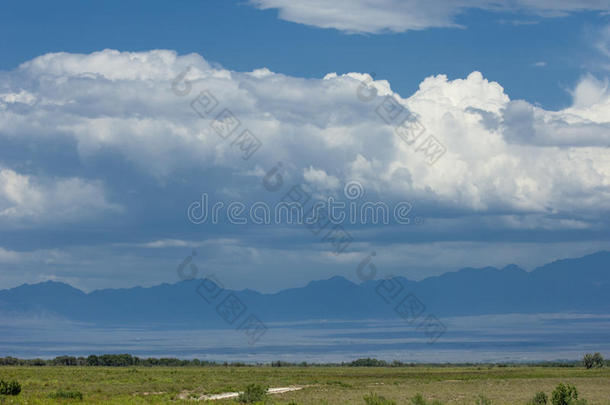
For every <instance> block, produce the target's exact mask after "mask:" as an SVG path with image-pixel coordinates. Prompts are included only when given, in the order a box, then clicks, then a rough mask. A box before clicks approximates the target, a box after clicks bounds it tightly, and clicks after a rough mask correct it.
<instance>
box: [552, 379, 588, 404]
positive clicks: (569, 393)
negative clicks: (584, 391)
mask: <svg viewBox="0 0 610 405" xmlns="http://www.w3.org/2000/svg"><path fill="white" fill-rule="evenodd" d="M551 402H552V403H553V405H574V404H578V403H581V402H582V401H581V402H578V390H577V389H576V387H575V386H573V385H572V384H567V385H564V384H563V383H559V385H558V386H557V387H556V388H555V390H554V391H553V397H552V399H551Z"/></svg>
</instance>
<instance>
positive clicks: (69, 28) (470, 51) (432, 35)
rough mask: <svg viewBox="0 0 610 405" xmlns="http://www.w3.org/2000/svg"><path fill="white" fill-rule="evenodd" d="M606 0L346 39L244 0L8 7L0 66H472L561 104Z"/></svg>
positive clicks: (384, 71) (462, 17)
mask: <svg viewBox="0 0 610 405" xmlns="http://www.w3.org/2000/svg"><path fill="white" fill-rule="evenodd" d="M445 3H448V2H445ZM449 3H450V2H449ZM549 3H551V2H549ZM603 3H604V2H599V6H597V7H594V10H591V11H583V12H578V13H573V14H567V15H565V16H561V17H557V18H545V17H544V16H540V15H537V14H535V13H532V12H526V13H523V12H522V13H519V12H515V11H510V12H501V13H499V12H494V11H488V10H481V9H465V10H464V11H463V12H462V13H460V14H458V15H457V16H456V17H455V19H454V20H455V23H456V24H459V25H461V26H462V28H453V27H451V28H443V27H440V28H438V27H432V28H429V29H424V30H418V31H406V32H403V33H393V32H390V33H383V34H370V33H359V34H349V33H345V32H344V31H339V30H336V29H332V28H329V29H320V28H317V27H311V26H307V25H303V24H297V23H293V22H290V21H284V20H281V19H278V18H277V15H278V11H277V9H268V10H259V9H257V8H255V7H252V6H251V5H250V4H248V2H246V1H239V2H235V1H221V0H210V1H205V0H198V1H192V0H191V1H183V2H180V3H178V4H174V3H172V2H167V1H130V2H128V3H125V2H121V1H107V2H103V3H102V2H100V3H97V4H96V3H91V2H80V1H65V2H60V3H49V2H42V1H22V2H11V3H9V5H8V6H7V5H5V6H4V7H3V13H2V15H1V16H0V23H1V25H0V32H1V33H2V40H1V42H0V52H1V54H2V55H3V57H2V60H0V68H2V69H13V68H15V67H16V66H18V65H19V64H20V63H23V62H25V61H27V60H29V59H32V58H34V57H36V56H39V55H41V54H44V53H48V52H59V51H64V52H77V53H90V52H93V51H98V50H101V49H105V48H111V49H118V50H124V51H145V50H150V49H172V50H175V51H176V52H178V53H180V54H184V53H191V52H196V53H199V54H201V55H202V56H204V57H205V58H206V59H208V60H210V61H214V62H217V63H220V64H221V65H223V66H224V67H226V68H228V69H231V70H237V71H248V70H253V69H256V68H260V67H267V68H269V69H270V70H272V71H274V72H279V73H284V74H287V75H291V76H298V77H323V76H324V75H325V74H326V73H329V72H338V73H347V72H353V71H357V72H366V73H370V72H375V73H376V74H377V77H378V78H383V79H387V80H389V81H390V82H391V83H392V87H393V88H394V89H395V90H396V91H397V92H399V93H401V94H403V95H408V94H411V93H413V92H414V91H415V90H416V89H417V86H418V85H419V83H420V82H421V81H422V80H423V79H424V78H425V77H427V76H429V75H431V74H439V73H443V74H446V75H448V76H449V77H450V78H458V77H465V76H466V75H468V74H469V73H470V72H472V71H474V70H478V71H481V72H482V73H483V74H484V75H485V77H487V78H489V79H490V80H494V81H497V82H499V83H501V84H502V85H503V86H504V88H505V89H506V91H507V93H508V94H509V95H510V96H511V98H514V99H525V100H528V101H530V102H532V103H540V104H541V105H543V106H545V107H547V108H550V109H558V108H561V107H565V106H567V105H568V104H569V103H570V94H569V92H568V90H569V89H571V88H572V87H574V85H575V84H576V82H577V81H578V79H579V78H580V77H581V76H582V75H583V74H585V73H591V72H593V73H597V74H600V73H603V72H602V69H600V68H596V66H595V65H596V62H597V61H598V60H599V59H600V55H599V52H598V50H597V49H596V48H595V45H596V44H595V41H594V40H595V38H596V37H598V33H597V31H599V30H600V29H601V28H603V27H604V26H605V25H606V24H607V23H608V15H607V14H606V15H604V14H603V13H600V8H602V7H603ZM606 6H607V4H606ZM430 7H432V6H430ZM606 8H608V7H606ZM540 62H542V63H544V64H545V65H544V66H540V65H539V66H537V65H536V64H537V63H540Z"/></svg>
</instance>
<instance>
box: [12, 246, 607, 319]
mask: <svg viewBox="0 0 610 405" xmlns="http://www.w3.org/2000/svg"><path fill="white" fill-rule="evenodd" d="M202 283H203V284H202ZM609 292H610V252H606V251H602V252H598V253H594V254H591V255H588V256H584V257H581V258H576V259H565V260H559V261H555V262H552V263H549V264H546V265H544V266H541V267H538V268H536V269H534V270H532V271H530V272H528V271H525V270H523V269H521V268H519V267H518V266H516V265H510V266H507V267H504V268H502V269H498V268H494V267H485V268H478V269H475V268H464V269H461V270H459V271H456V272H448V273H444V274H442V275H440V276H435V277H429V278H426V279H424V280H421V281H411V280H408V279H406V278H403V277H395V278H392V279H389V280H369V281H365V282H362V283H360V284H356V283H353V282H351V281H349V280H347V279H345V278H343V277H339V276H336V277H332V278H330V279H327V280H319V281H312V282H310V283H309V284H307V285H306V286H304V287H299V288H292V289H287V290H282V291H279V292H276V293H271V294H264V293H260V292H256V291H253V290H248V289H247V290H241V291H230V290H222V289H221V288H220V287H218V285H216V284H214V283H212V282H210V281H209V280H208V281H205V282H204V281H203V280H201V279H194V280H186V281H181V282H178V283H175V284H161V285H158V286H154V287H147V288H143V287H134V288H127V289H104V290H95V291H92V292H90V293H85V292H83V291H81V290H79V289H77V288H74V287H72V286H70V285H68V284H65V283H60V282H55V281H47V282H43V283H38V284H23V285H21V286H19V287H15V288H11V289H5V290H0V313H1V314H2V315H3V316H11V317H26V316H32V315H36V316H40V315H45V316H54V317H59V318H63V319H67V320H73V321H78V322H87V323H93V324H97V325H108V326H111V325H113V326H121V325H158V327H160V328H166V327H167V328H169V327H174V326H176V325H182V326H185V325H186V326H190V327H193V328H202V327H203V328H205V327H210V328H216V327H222V326H226V325H227V322H229V320H230V319H229V320H227V319H226V318H227V317H226V314H227V312H226V310H227V307H226V306H224V307H223V306H222V305H225V304H227V303H233V304H234V307H233V310H234V312H235V314H237V313H239V314H240V316H241V315H242V314H243V315H244V316H247V314H255V315H256V316H257V317H258V318H259V319H261V320H263V321H265V322H301V321H308V320H363V319H391V318H398V316H399V315H398V312H397V310H395V308H396V307H397V305H399V304H400V303H401V302H402V303H403V304H405V301H402V300H403V299H404V298H405V297H409V298H407V299H408V300H410V301H406V303H407V304H408V305H410V307H409V308H410V309H411V310H412V311H414V312H418V311H420V309H421V311H424V309H425V312H426V313H428V314H434V315H436V316H437V317H444V316H458V315H483V314H507V313H545V312H546V313H551V312H553V313H556V312H573V313H590V314H610V295H609ZM394 293H396V294H394ZM229 296H230V298H227V297H229ZM235 298H237V299H238V300H239V301H237V300H236V299H235ZM208 301H209V302H208ZM414 302H415V303H416V304H415V305H414V304H413V303H414ZM402 308H404V307H402ZM403 313H404V312H403ZM222 314H225V316H224V318H223V315H222ZM229 318H231V316H229Z"/></svg>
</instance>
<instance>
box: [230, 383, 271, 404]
mask: <svg viewBox="0 0 610 405" xmlns="http://www.w3.org/2000/svg"><path fill="white" fill-rule="evenodd" d="M266 396H267V388H265V387H263V386H262V385H260V384H249V385H248V386H247V387H246V389H245V390H244V392H242V393H241V394H239V397H238V398H237V400H238V401H239V402H258V401H262V400H263V399H265V397H266Z"/></svg>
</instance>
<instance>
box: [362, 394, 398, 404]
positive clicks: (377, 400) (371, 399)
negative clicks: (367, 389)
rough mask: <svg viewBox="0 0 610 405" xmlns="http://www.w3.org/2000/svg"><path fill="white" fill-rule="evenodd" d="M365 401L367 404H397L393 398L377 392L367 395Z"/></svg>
mask: <svg viewBox="0 0 610 405" xmlns="http://www.w3.org/2000/svg"><path fill="white" fill-rule="evenodd" d="M364 403H365V404H366V405H396V402H395V401H392V400H391V399H386V398H384V397H382V396H381V395H377V394H375V393H371V394H369V395H365V396H364Z"/></svg>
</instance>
